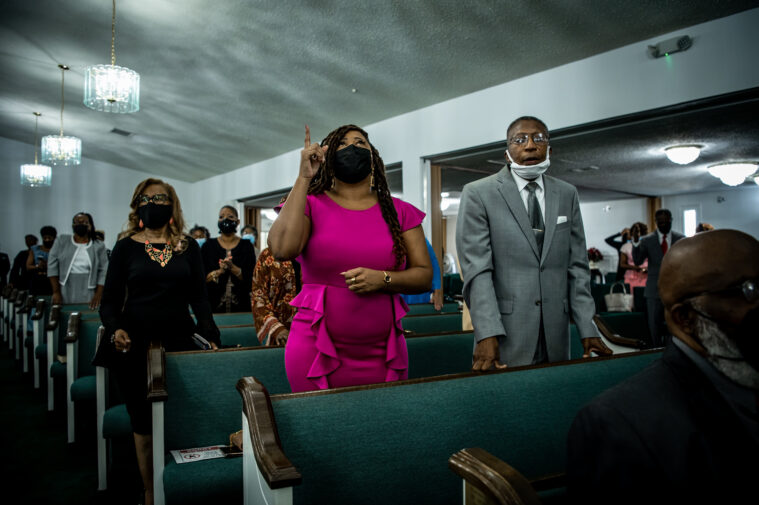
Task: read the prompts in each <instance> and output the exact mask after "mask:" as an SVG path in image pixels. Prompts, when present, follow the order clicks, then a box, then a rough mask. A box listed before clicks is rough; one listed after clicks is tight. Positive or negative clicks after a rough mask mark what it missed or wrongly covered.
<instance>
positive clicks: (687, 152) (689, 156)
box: [664, 144, 703, 165]
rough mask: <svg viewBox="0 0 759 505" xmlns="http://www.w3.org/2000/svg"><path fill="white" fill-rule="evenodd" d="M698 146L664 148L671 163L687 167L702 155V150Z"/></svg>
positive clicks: (686, 145) (685, 145)
mask: <svg viewBox="0 0 759 505" xmlns="http://www.w3.org/2000/svg"><path fill="white" fill-rule="evenodd" d="M702 147H703V146H700V145H698V144H684V145H679V146H669V147H666V148H664V154H666V155H667V158H669V161H671V162H673V163H677V164H678V165H687V164H688V163H693V162H694V161H696V159H697V158H698V155H699V154H701V148H702Z"/></svg>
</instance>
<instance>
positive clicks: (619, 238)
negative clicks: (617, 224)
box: [604, 228, 630, 281]
mask: <svg viewBox="0 0 759 505" xmlns="http://www.w3.org/2000/svg"><path fill="white" fill-rule="evenodd" d="M629 241H630V228H625V229H623V230H622V231H620V232H618V233H615V234H614V235H609V236H608V237H606V238H605V239H604V242H606V244H607V245H609V246H611V247H613V248H614V250H615V251H617V275H616V280H618V281H621V280H622V278H623V277H624V275H625V269H624V268H622V256H623V255H622V252H621V250H622V247H623V246H624V245H625V244H627V243H628V242H629Z"/></svg>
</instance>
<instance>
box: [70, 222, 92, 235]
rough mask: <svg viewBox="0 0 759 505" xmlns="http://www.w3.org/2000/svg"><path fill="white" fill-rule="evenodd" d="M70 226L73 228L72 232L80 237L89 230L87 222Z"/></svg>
mask: <svg viewBox="0 0 759 505" xmlns="http://www.w3.org/2000/svg"><path fill="white" fill-rule="evenodd" d="M71 228H72V229H73V230H74V234H75V235H79V236H80V237H86V236H87V233H88V232H89V231H90V225H88V224H75V225H74V226H72V227H71Z"/></svg>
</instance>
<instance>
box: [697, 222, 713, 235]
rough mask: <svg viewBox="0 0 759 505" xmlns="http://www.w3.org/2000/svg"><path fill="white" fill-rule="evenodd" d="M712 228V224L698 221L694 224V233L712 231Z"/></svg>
mask: <svg viewBox="0 0 759 505" xmlns="http://www.w3.org/2000/svg"><path fill="white" fill-rule="evenodd" d="M713 229H714V226H712V225H710V224H709V223H698V226H696V233H701V232H702V231H712V230H713Z"/></svg>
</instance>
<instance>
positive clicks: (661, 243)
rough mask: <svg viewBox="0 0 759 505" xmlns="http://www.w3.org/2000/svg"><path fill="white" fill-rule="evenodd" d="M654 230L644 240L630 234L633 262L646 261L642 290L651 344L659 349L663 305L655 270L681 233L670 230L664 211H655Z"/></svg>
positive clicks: (670, 226)
mask: <svg viewBox="0 0 759 505" xmlns="http://www.w3.org/2000/svg"><path fill="white" fill-rule="evenodd" d="M654 219H655V220H656V230H655V231H654V232H653V233H649V234H648V235H646V236H645V237H642V238H641V237H637V236H635V235H633V237H632V239H633V262H634V263H635V264H636V265H642V264H643V262H645V261H646V260H648V278H647V279H646V288H645V290H644V291H643V294H644V296H645V297H646V310H647V311H648V331H649V333H650V335H651V345H652V346H653V347H662V346H663V345H664V344H665V342H664V334H665V333H666V329H665V326H664V305H662V302H661V298H659V287H658V284H659V269H660V268H661V262H662V259H664V255H665V254H666V252H667V251H668V250H669V248H670V247H672V245H673V244H674V243H675V242H677V241H678V240H680V239H681V238H684V235H683V234H682V233H678V232H676V231H672V213H671V212H670V211H669V210H668V209H659V210H657V211H656V214H654Z"/></svg>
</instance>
